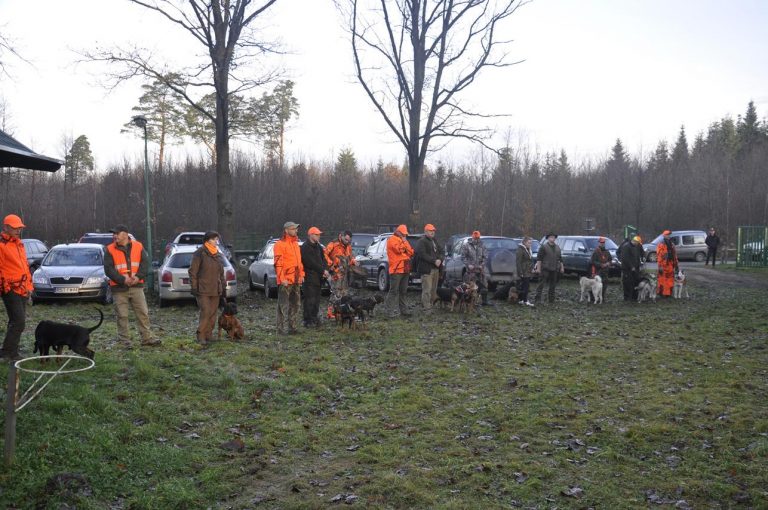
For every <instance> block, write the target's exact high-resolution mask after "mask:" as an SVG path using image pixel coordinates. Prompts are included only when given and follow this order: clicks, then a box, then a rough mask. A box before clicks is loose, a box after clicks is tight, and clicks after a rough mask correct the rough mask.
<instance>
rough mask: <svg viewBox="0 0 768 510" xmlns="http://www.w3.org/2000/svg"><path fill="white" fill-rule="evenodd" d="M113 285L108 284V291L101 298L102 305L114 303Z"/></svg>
mask: <svg viewBox="0 0 768 510" xmlns="http://www.w3.org/2000/svg"><path fill="white" fill-rule="evenodd" d="M112 300H113V298H112V287H110V286H107V291H106V292H105V293H104V297H102V298H101V304H102V305H111V304H112Z"/></svg>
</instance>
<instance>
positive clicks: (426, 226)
mask: <svg viewBox="0 0 768 510" xmlns="http://www.w3.org/2000/svg"><path fill="white" fill-rule="evenodd" d="M427 230H437V229H436V228H435V226H434V225H433V224H431V223H427V224H426V225H424V231H427Z"/></svg>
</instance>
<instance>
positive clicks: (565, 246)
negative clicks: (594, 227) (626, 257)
mask: <svg viewBox="0 0 768 510" xmlns="http://www.w3.org/2000/svg"><path fill="white" fill-rule="evenodd" d="M599 240H600V236H558V238H557V239H556V240H555V242H556V243H557V245H558V246H560V252H561V253H562V256H563V267H564V268H565V272H567V273H575V274H579V275H588V274H589V272H590V268H589V266H590V261H591V260H592V253H593V252H594V251H595V248H597V245H598V242H599ZM546 242H547V240H546V238H542V240H541V244H544V243H546ZM605 248H606V249H607V250H608V251H609V252H610V253H611V268H610V269H609V271H608V274H609V275H610V276H617V275H619V274H621V264H620V263H619V259H618V258H617V255H616V250H617V249H618V248H619V247H618V246H616V243H614V242H613V241H612V240H611V239H610V238H608V237H606V238H605Z"/></svg>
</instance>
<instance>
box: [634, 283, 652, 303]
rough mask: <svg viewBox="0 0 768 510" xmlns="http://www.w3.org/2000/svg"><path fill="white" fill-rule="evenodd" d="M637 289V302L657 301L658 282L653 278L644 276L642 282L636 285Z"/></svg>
mask: <svg viewBox="0 0 768 510" xmlns="http://www.w3.org/2000/svg"><path fill="white" fill-rule="evenodd" d="M635 290H636V291H637V302H638V303H642V302H643V301H652V302H654V303H655V302H656V282H655V281H653V280H652V279H651V278H647V277H643V278H641V279H640V283H638V284H637V287H635Z"/></svg>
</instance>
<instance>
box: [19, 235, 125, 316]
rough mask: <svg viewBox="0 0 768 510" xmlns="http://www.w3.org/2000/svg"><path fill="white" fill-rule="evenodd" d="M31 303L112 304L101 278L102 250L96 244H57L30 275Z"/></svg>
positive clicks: (104, 282) (105, 284)
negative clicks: (80, 302) (66, 300)
mask: <svg viewBox="0 0 768 510" xmlns="http://www.w3.org/2000/svg"><path fill="white" fill-rule="evenodd" d="M32 285H33V286H34V290H33V291H32V301H33V302H35V303H37V302H41V301H45V300H54V299H90V300H95V301H100V302H101V303H102V304H108V303H111V302H112V290H111V289H110V288H109V284H108V280H107V276H106V275H105V274H104V248H103V247H102V245H101V244H96V243H76V244H57V245H56V246H54V247H53V248H51V250H50V251H49V252H48V253H47V254H46V256H45V257H44V258H43V261H42V262H41V263H40V267H39V268H38V269H37V270H36V271H35V272H34V274H33V275H32Z"/></svg>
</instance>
